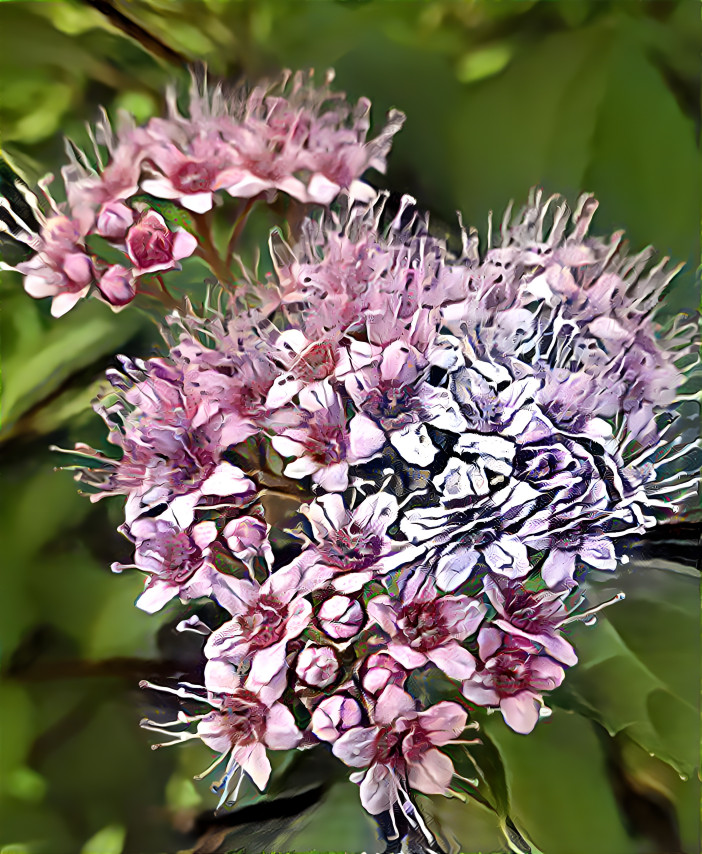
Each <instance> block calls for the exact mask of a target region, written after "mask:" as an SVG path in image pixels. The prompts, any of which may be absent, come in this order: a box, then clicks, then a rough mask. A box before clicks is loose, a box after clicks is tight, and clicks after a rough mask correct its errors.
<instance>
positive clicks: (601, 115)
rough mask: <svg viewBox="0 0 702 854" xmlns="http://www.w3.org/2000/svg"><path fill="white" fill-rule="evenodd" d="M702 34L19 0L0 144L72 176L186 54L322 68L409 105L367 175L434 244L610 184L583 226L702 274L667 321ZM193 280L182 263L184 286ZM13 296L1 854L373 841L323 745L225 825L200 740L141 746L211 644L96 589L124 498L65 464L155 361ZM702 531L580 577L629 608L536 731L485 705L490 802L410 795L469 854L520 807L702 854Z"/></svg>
mask: <svg viewBox="0 0 702 854" xmlns="http://www.w3.org/2000/svg"><path fill="white" fill-rule="evenodd" d="M125 29H126V30H128V33H129V34H127V33H126V32H125ZM701 45H702V33H701V29H700V12H699V4H698V3H697V2H691V0H690V2H680V3H677V2H657V0H651V2H644V3H640V2H636V3H629V2H607V0H598V2H580V0H565V2H544V0H540V1H539V2H528V0H527V2H508V0H494V2H464V3H456V2H434V0H431V1H430V2H410V3H408V2H400V1H399V0H384V2H372V0H371V2H332V0H307V2H269V0H257V2H234V0H202V2H195V0H191V2H183V0H149V2H144V0H139V2H123V3H121V4H118V3H116V2H101V3H98V2H96V3H93V4H88V3H78V2H5V3H2V5H0V145H1V146H2V152H3V154H4V156H5V157H7V158H8V160H9V161H10V162H11V163H13V164H14V166H15V168H17V169H18V170H20V171H21V172H22V174H24V175H25V176H26V177H27V179H28V180H29V181H30V182H34V181H35V180H36V179H37V178H38V177H40V176H41V175H42V174H44V173H45V172H46V171H50V170H53V171H57V170H58V168H59V167H60V165H61V164H62V163H63V162H64V155H63V148H62V146H63V143H62V135H63V134H67V135H69V136H71V137H73V138H76V139H78V140H84V139H85V132H84V127H83V125H84V123H85V122H86V121H90V120H95V119H96V118H97V115H98V113H97V108H98V106H99V105H100V104H104V105H105V106H106V107H107V109H108V111H109V112H110V113H111V114H114V111H115V110H116V109H117V108H118V107H120V106H121V107H125V108H127V109H129V110H130V111H132V112H134V113H135V114H136V115H137V117H138V118H139V119H140V120H145V119H146V118H147V117H148V116H149V115H151V114H153V113H155V112H158V111H159V110H160V108H161V104H162V94H163V89H164V86H165V84H166V83H167V82H168V81H169V80H170V79H172V78H173V77H174V76H176V77H177V78H178V79H180V80H185V77H186V74H185V72H184V70H183V69H184V65H185V63H186V62H188V61H193V60H205V61H206V62H207V63H208V65H209V68H210V70H211V72H212V73H213V74H223V75H232V76H236V75H239V74H242V73H244V74H246V75H248V76H250V77H253V78H256V77H259V76H260V75H262V74H264V73H270V72H275V71H276V70H277V69H279V68H281V67H290V68H301V67H315V68H317V69H318V70H320V71H321V70H323V69H325V68H326V67H328V66H333V67H335V68H336V71H337V78H336V83H335V87H336V88H338V89H342V90H345V91H346V92H347V93H348V94H349V95H350V96H351V97H353V98H356V97H358V96H361V95H367V96H369V97H370V98H371V99H372V101H373V105H374V113H373V115H374V120H375V122H376V126H378V125H379V123H380V122H381V120H382V116H383V114H384V112H385V111H386V110H387V109H389V108H390V107H391V106H396V107H399V108H400V109H402V110H403V111H404V112H406V114H407V123H406V126H405V128H404V129H403V130H402V132H401V133H400V134H399V136H398V137H397V138H396V144H395V147H394V149H393V151H392V153H391V156H390V159H389V170H388V174H387V176H386V177H385V178H383V177H382V176H378V175H373V176H372V180H373V181H374V182H375V183H376V184H377V185H378V186H387V187H389V188H390V189H392V190H393V191H396V192H398V193H404V192H409V193H411V194H412V195H414V196H416V197H417V198H418V200H419V203H420V206H421V207H423V208H426V209H427V210H429V211H430V212H431V215H432V220H433V222H434V223H435V224H436V225H437V227H438V228H440V229H441V228H442V227H446V228H453V227H454V224H455V211H456V210H459V209H460V210H461V211H462V213H463V216H464V220H465V222H466V223H468V224H472V225H475V226H477V227H478V228H479V229H480V230H481V233H482V234H483V235H484V234H485V231H486V221H487V213H488V211H490V210H494V211H495V214H496V217H499V215H500V214H501V212H502V210H503V209H504V207H505V205H506V204H507V203H508V201H509V200H510V199H512V198H514V199H515V201H516V203H517V204H520V203H522V202H523V201H524V200H525V199H526V195H527V192H528V190H529V188H530V187H531V186H532V185H541V186H543V187H544V188H545V189H546V191H548V192H561V193H564V194H566V195H567V196H568V197H569V198H570V199H571V200H572V201H574V200H575V198H576V196H577V194H578V192H580V191H581V190H588V191H593V192H595V193H596V195H597V196H598V198H599V199H600V202H601V207H600V209H599V211H598V213H597V216H596V219H595V231H596V232H599V233H606V232H609V231H612V230H615V229H620V228H623V229H626V231H627V233H628V235H629V238H630V240H631V244H632V247H633V248H634V249H640V248H642V247H643V246H645V245H647V244H648V243H654V244H655V245H656V246H657V247H658V248H659V249H660V251H661V252H662V253H664V254H668V255H671V256H672V257H673V259H675V260H678V261H684V262H685V263H686V268H685V270H684V271H683V273H682V274H681V275H680V276H678V277H677V279H676V281H675V283H674V285H673V287H672V289H671V292H670V294H669V295H668V297H667V306H666V307H667V308H668V309H670V310H673V309H674V310H684V311H687V312H692V311H693V310H694V309H695V307H696V306H697V305H698V290H697V281H698V274H697V266H698V263H699V221H700V219H699V207H700V206H699V180H698V174H699V173H698V166H699V161H698V150H697V140H698V136H699V122H700V119H699V99H700V93H699V71H700V68H699V52H700V47H701ZM269 224H270V223H269V222H268V220H266V219H265V218H262V219H261V221H260V222H259V223H258V226H257V227H258V229H259V233H260V234H262V233H263V229H264V228H266V227H267V226H268V225H269ZM5 248H6V251H7V256H8V257H9V255H10V254H11V250H10V249H9V248H8V247H5ZM249 248H251V247H249ZM201 276H202V269H201V268H198V267H196V266H192V267H188V266H187V265H186V268H185V270H184V273H183V277H184V278H182V279H181V284H184V285H186V286H187V284H188V282H189V281H192V282H193V283H195V282H196V281H197V280H198V277H201ZM188 277H190V278H188ZM0 294H1V297H2V309H1V313H0V327H1V332H2V344H1V346H2V429H1V431H0V439H1V440H2V445H0V455H1V458H0V464H1V466H2V472H1V477H2V496H1V498H0V502H1V503H2V513H0V541H1V542H2V552H1V554H2V600H1V601H2V617H1V623H2V677H3V680H2V684H1V685H0V709H1V712H2V736H1V738H2V744H1V750H0V793H1V795H2V802H1V805H0V851H2V852H3V854H10V852H13V854H25V852H32V854H33V852H36V853H37V854H64V852H66V854H68V852H84V853H85V854H88V852H90V854H119V852H134V854H146V852H175V851H181V850H183V851H185V850H196V851H201V852H206V851H229V850H238V849H242V848H245V849H246V850H247V851H250V852H257V851H261V850H266V851H310V850H319V851H341V850H344V851H375V850H378V846H379V843H378V841H377V835H376V831H375V828H374V825H373V823H372V822H371V821H370V820H369V819H368V818H367V817H366V816H365V815H364V814H363V812H362V810H361V809H360V806H359V803H358V795H357V788H356V787H355V786H354V785H352V784H350V783H348V782H347V781H346V780H345V773H344V769H343V768H342V767H340V766H339V765H337V764H336V763H335V762H332V761H330V758H329V756H328V753H327V752H325V750H324V749H323V748H320V749H319V750H315V751H311V752H307V753H304V754H294V755H282V756H280V757H279V763H278V766H277V768H276V775H275V778H274V781H273V784H272V787H271V790H270V792H269V793H268V795H267V798H268V800H266V801H264V799H263V797H262V796H260V795H257V794H256V793H255V792H254V790H253V788H249V789H245V790H244V791H243V797H242V800H241V808H240V810H239V811H237V812H234V813H232V814H230V815H228V816H224V817H221V818H220V819H218V820H216V821H215V820H213V819H212V817H211V812H210V811H211V808H212V805H213V802H214V797H213V796H212V795H211V794H210V792H209V791H208V788H207V785H206V784H205V783H201V784H194V783H193V782H192V780H191V777H192V775H193V774H195V773H197V772H198V771H200V770H202V769H203V768H204V767H205V766H206V765H207V764H208V758H209V753H208V751H206V750H205V749H204V748H202V747H201V746H200V747H199V746H197V745H186V746H183V747H180V748H171V749H170V750H162V751H158V752H156V753H152V752H151V751H150V750H149V744H150V743H151V739H150V738H148V737H147V736H148V733H144V732H143V731H141V730H140V729H139V728H138V721H139V719H140V717H142V715H144V714H145V713H149V714H153V713H154V709H153V707H152V706H151V705H150V703H152V702H153V701H154V700H153V697H148V696H146V695H145V694H144V692H141V691H139V689H138V688H137V683H138V681H139V679H140V678H144V677H148V678H152V679H154V680H156V681H159V680H164V679H167V678H169V677H170V676H172V675H174V674H176V673H178V672H180V671H181V670H184V669H187V667H189V666H192V664H193V662H196V661H197V658H198V653H197V649H196V648H194V647H192V646H190V645H188V644H187V643H185V642H184V640H185V639H184V638H183V637H180V636H179V637H174V633H173V632H172V628H171V627H172V625H173V624H174V622H176V621H177V619H179V614H180V610H179V608H178V606H173V607H171V608H169V609H166V611H165V612H164V613H163V614H162V615H159V616H156V617H149V616H147V615H145V614H142V613H140V612H138V611H137V610H136V609H134V608H133V607H132V602H133V600H134V598H135V597H136V596H137V594H138V592H139V589H140V586H141V582H140V579H139V578H138V577H137V575H136V574H134V575H129V574H125V575H124V576H121V577H114V576H113V575H112V574H111V573H110V571H109V565H110V563H111V562H112V561H114V560H119V559H122V560H125V559H127V558H128V545H127V543H126V541H125V540H124V539H123V538H121V537H120V536H119V535H118V534H117V533H116V532H115V531H114V529H115V527H116V525H117V524H118V523H119V517H120V511H121V508H120V506H119V502H118V501H113V502H112V503H110V502H101V503H99V504H96V505H95V504H90V503H89V502H88V501H87V500H86V499H85V498H83V497H81V496H79V495H78V494H77V491H76V486H75V484H74V483H73V481H72V480H71V478H70V475H69V473H67V472H59V473H56V472H54V471H53V468H54V467H55V466H57V465H59V464H61V460H60V459H59V458H58V457H57V455H56V454H54V453H51V452H49V450H48V446H49V445H50V444H58V445H60V446H63V447H70V446H72V444H73V442H75V441H87V442H92V443H94V444H96V445H104V432H103V429H102V424H101V422H100V421H99V419H98V418H97V416H95V415H94V414H93V413H92V410H91V409H90V405H89V404H90V400H91V398H92V397H93V396H94V394H95V391H96V389H97V386H98V384H99V382H100V378H101V376H102V373H103V372H104V370H105V368H106V367H109V366H111V365H113V364H115V360H114V355H115V354H116V353H118V352H126V353H129V354H131V355H144V356H145V355H149V354H150V353H152V352H154V346H155V340H156V336H155V333H154V326H153V324H152V323H151V321H150V320H149V319H148V318H147V317H145V315H143V314H140V313H139V312H137V311H132V310H127V311H125V312H122V313H120V314H113V313H112V312H111V311H110V310H109V308H107V307H106V306H104V305H102V304H100V303H97V302H88V303H85V304H82V305H80V306H79V307H78V308H77V309H75V310H74V311H72V312H71V313H70V314H69V315H67V316H66V317H64V318H61V319H59V320H54V319H52V318H50V316H49V313H48V305H47V304H45V303H44V302H36V301H34V300H32V299H30V298H29V297H28V296H27V295H26V294H24V292H23V290H22V287H21V281H20V278H19V276H17V275H15V274H3V275H2V280H1V282H0ZM695 518H697V517H696V516H695V514H692V515H691V516H689V517H688V518H687V520H685V519H678V520H677V521H678V523H679V524H678V525H677V526H676V527H675V528H673V529H671V530H670V532H669V533H667V534H666V533H665V532H664V533H663V535H662V539H661V540H660V541H659V542H657V544H654V545H648V546H646V547H645V548H633V550H632V556H633V558H634V559H633V560H632V564H631V566H633V570H628V571H627V572H626V573H624V572H622V573H621V574H620V577H618V578H616V579H612V578H611V577H607V578H602V579H598V580H596V581H594V582H593V587H594V588H595V589H594V592H593V597H592V598H593V599H596V600H599V599H603V598H606V596H607V595H609V594H611V593H612V592H613V591H615V590H619V589H624V590H626V592H627V599H626V601H625V602H623V603H622V604H620V605H617V606H616V607H615V608H613V609H611V610H610V611H609V612H608V618H607V619H605V618H603V619H601V620H600V621H599V623H598V625H597V626H596V627H594V628H586V627H582V626H578V627H577V628H576V629H575V630H574V633H573V636H574V640H575V642H576V645H577V647H578V650H579V652H580V655H581V664H580V665H578V666H577V667H576V668H575V669H574V670H573V671H572V672H571V673H569V678H568V679H567V680H566V684H565V685H564V686H563V688H562V689H561V690H559V691H558V692H556V694H555V695H554V697H553V703H552V705H553V706H554V709H555V711H554V714H553V716H552V718H551V719H550V720H548V721H545V722H542V723H541V724H540V725H539V726H538V728H537V730H536V731H535V733H534V734H533V735H532V736H530V737H528V738H525V737H521V736H517V735H516V734H514V733H512V732H511V731H509V730H508V729H507V728H506V727H505V726H504V725H503V723H502V721H501V719H499V718H497V717H496V716H490V717H486V719H485V721H484V731H485V734H486V736H485V737H486V741H487V744H486V746H485V747H484V748H483V749H482V750H481V751H480V752H479V753H476V758H477V759H478V760H479V763H480V764H481V765H482V767H483V768H484V769H486V770H485V773H486V777H487V780H488V783H489V784H490V785H486V786H484V787H483V786H482V784H481V787H480V794H481V797H484V798H485V800H486V801H487V802H488V803H490V804H492V805H493V807H495V809H496V810H497V812H495V811H491V810H490V809H489V808H487V807H486V806H481V805H480V804H477V803H476V802H469V803H468V804H463V803H461V802H460V801H459V800H446V799H430V798H421V799H420V802H421V804H422V807H423V808H424V810H425V811H426V813H427V814H428V815H430V816H431V822H432V824H431V826H432V827H433V828H435V829H437V830H439V829H440V831H441V833H442V834H443V837H444V840H445V842H446V844H447V846H449V847H451V849H452V850H455V851H459V850H460V851H464V852H475V851H482V852H484V854H485V852H491V851H498V850H506V847H505V846H506V843H505V840H504V836H503V835H502V834H501V832H500V829H499V825H500V823H501V822H503V823H504V821H505V816H507V815H508V816H509V817H510V820H511V821H512V822H513V824H514V826H515V827H516V828H517V829H518V831H519V833H520V834H521V836H522V837H525V838H527V839H528V840H530V842H531V844H532V845H533V850H534V851H542V852H543V854H649V852H651V854H653V852H661V854H672V852H678V851H684V852H686V854H694V853H695V852H696V851H698V850H699V838H698V821H699V808H698V804H699V791H698V778H697V771H696V766H697V759H698V753H699V737H698V720H699V714H698V696H699V689H698V686H699V674H698V649H699V617H698V614H699V576H698V575H697V574H696V572H695V571H694V569H692V568H690V567H689V566H687V565H686V564H689V563H690V562H691V560H692V556H693V554H694V541H693V540H692V539H691V537H692V535H693V534H694V531H695V529H694V527H693V526H692V525H691V524H690V523H691V522H694V520H695ZM686 521H687V524H685V522H686ZM159 626H163V628H160V629H159ZM456 761H457V762H458V761H459V760H458V758H457V759H456ZM461 768H462V773H463V774H464V775H465V776H468V777H470V776H473V771H472V769H471V766H470V765H467V763H466V764H465V767H464V766H461ZM512 844H513V845H514V846H516V849H517V850H519V848H520V846H521V847H523V843H522V842H520V841H519V837H518V836H513V841H512Z"/></svg>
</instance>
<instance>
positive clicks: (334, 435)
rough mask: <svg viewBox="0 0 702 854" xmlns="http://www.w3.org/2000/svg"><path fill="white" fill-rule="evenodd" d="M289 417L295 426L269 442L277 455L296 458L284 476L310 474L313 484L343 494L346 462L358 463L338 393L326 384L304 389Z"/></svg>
mask: <svg viewBox="0 0 702 854" xmlns="http://www.w3.org/2000/svg"><path fill="white" fill-rule="evenodd" d="M282 411H283V412H284V410H282ZM292 418H293V424H294V426H292V427H283V428H282V429H281V430H280V432H279V433H278V434H276V435H274V436H273V438H272V439H271V444H272V445H273V447H274V448H275V449H276V451H278V453H279V454H282V456H284V457H295V459H294V461H293V462H290V463H288V465H287V466H286V467H285V471H284V474H285V475H286V477H292V478H302V477H306V476H307V475H311V476H312V480H313V481H314V483H317V484H319V486H321V487H322V488H323V489H325V490H327V491H328V492H343V491H344V490H345V489H346V488H347V487H348V485H349V476H348V475H349V463H355V462H357V461H358V459H359V456H358V455H357V454H356V453H354V451H353V450H352V449H351V447H350V445H349V435H348V428H347V425H346V414H345V412H344V407H343V403H342V400H341V398H340V397H339V395H338V393H337V392H335V391H334V390H333V389H332V387H331V385H330V384H329V383H328V382H326V381H325V382H321V383H316V384H315V385H314V386H311V387H309V388H305V389H303V390H302V391H301V392H300V406H299V408H298V409H297V410H296V411H294V412H293V413H292ZM281 421H282V419H281Z"/></svg>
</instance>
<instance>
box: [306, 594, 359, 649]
mask: <svg viewBox="0 0 702 854" xmlns="http://www.w3.org/2000/svg"><path fill="white" fill-rule="evenodd" d="M317 616H318V619H319V625H320V626H321V628H322V630H323V631H324V632H326V633H327V634H328V635H329V637H330V638H334V639H335V640H346V639H347V638H351V637H353V636H354V635H357V634H358V633H359V631H360V630H361V626H362V625H363V608H362V607H361V605H360V603H359V602H357V601H356V600H355V599H349V597H348V596H332V597H331V599H327V601H326V602H325V603H324V604H323V605H322V607H321V608H320V609H319V613H318V615H317Z"/></svg>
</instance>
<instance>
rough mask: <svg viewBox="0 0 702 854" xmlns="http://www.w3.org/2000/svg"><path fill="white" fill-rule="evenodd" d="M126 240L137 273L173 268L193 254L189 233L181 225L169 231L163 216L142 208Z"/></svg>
mask: <svg viewBox="0 0 702 854" xmlns="http://www.w3.org/2000/svg"><path fill="white" fill-rule="evenodd" d="M126 240H127V252H128V254H129V257H130V258H131V260H132V262H133V264H134V267H135V273H136V275H138V276H143V275H144V274H146V273H156V272H158V271H160V270H173V269H175V268H176V267H178V261H180V260H181V259H182V258H187V257H188V256H189V255H192V254H193V252H194V251H195V248H196V246H197V240H196V239H195V238H194V237H193V235H192V234H190V233H189V232H187V231H185V229H182V228H179V229H178V230H177V231H169V229H168V226H167V225H166V221H165V220H164V218H163V217H162V216H161V215H160V214H158V213H156V211H153V210H147V211H144V213H143V214H142V215H141V216H140V217H139V219H138V220H137V221H136V222H135V223H134V225H133V226H132V227H131V228H130V229H129V231H128V232H127V238H126Z"/></svg>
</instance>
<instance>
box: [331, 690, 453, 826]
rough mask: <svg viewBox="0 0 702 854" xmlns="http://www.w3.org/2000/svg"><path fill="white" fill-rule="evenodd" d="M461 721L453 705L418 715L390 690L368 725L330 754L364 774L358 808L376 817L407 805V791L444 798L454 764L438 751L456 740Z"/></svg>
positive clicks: (347, 736) (411, 704)
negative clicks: (361, 806)
mask: <svg viewBox="0 0 702 854" xmlns="http://www.w3.org/2000/svg"><path fill="white" fill-rule="evenodd" d="M466 719H467V715H466V712H465V711H464V710H463V709H462V708H461V707H460V706H459V705H458V704H457V703H450V702H442V703H437V704H436V705H434V706H432V707H431V708H429V709H428V710H427V711H425V712H417V711H416V707H415V703H414V700H413V699H412V698H411V697H410V696H409V694H407V693H405V692H404V691H403V690H402V689H401V688H397V687H395V686H394V685H390V686H388V687H387V688H386V689H385V690H384V691H383V693H382V694H381V695H380V697H379V698H378V701H377V703H376V704H375V708H374V710H373V715H372V722H373V725H372V726H369V727H354V728H352V729H350V730H348V731H347V732H345V733H343V734H342V735H341V736H340V737H339V738H338V739H337V740H336V741H335V742H334V745H333V747H332V751H333V753H334V755H335V756H338V757H339V759H341V760H342V761H343V762H345V763H346V764H347V765H350V766H352V767H354V768H367V769H368V770H367V771H366V773H365V774H364V775H363V779H362V782H361V803H362V804H363V806H364V807H365V809H366V810H368V812H369V813H371V814H372V815H377V814H378V813H381V812H384V811H386V810H391V809H392V808H393V806H394V805H395V803H397V802H398V801H400V802H404V801H406V800H407V799H408V792H407V788H409V787H411V788H413V789H416V790H418V791H420V792H424V793H425V794H427V795H444V794H446V792H447V791H448V789H449V786H450V784H451V779H452V777H453V773H454V770H453V763H452V762H451V760H450V759H449V758H448V756H446V755H445V754H444V753H442V752H441V751H440V750H438V749H437V747H441V746H443V745H446V744H448V743H450V742H451V741H452V740H454V739H456V738H458V736H459V735H460V734H461V732H463V730H464V729H465V726H466Z"/></svg>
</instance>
